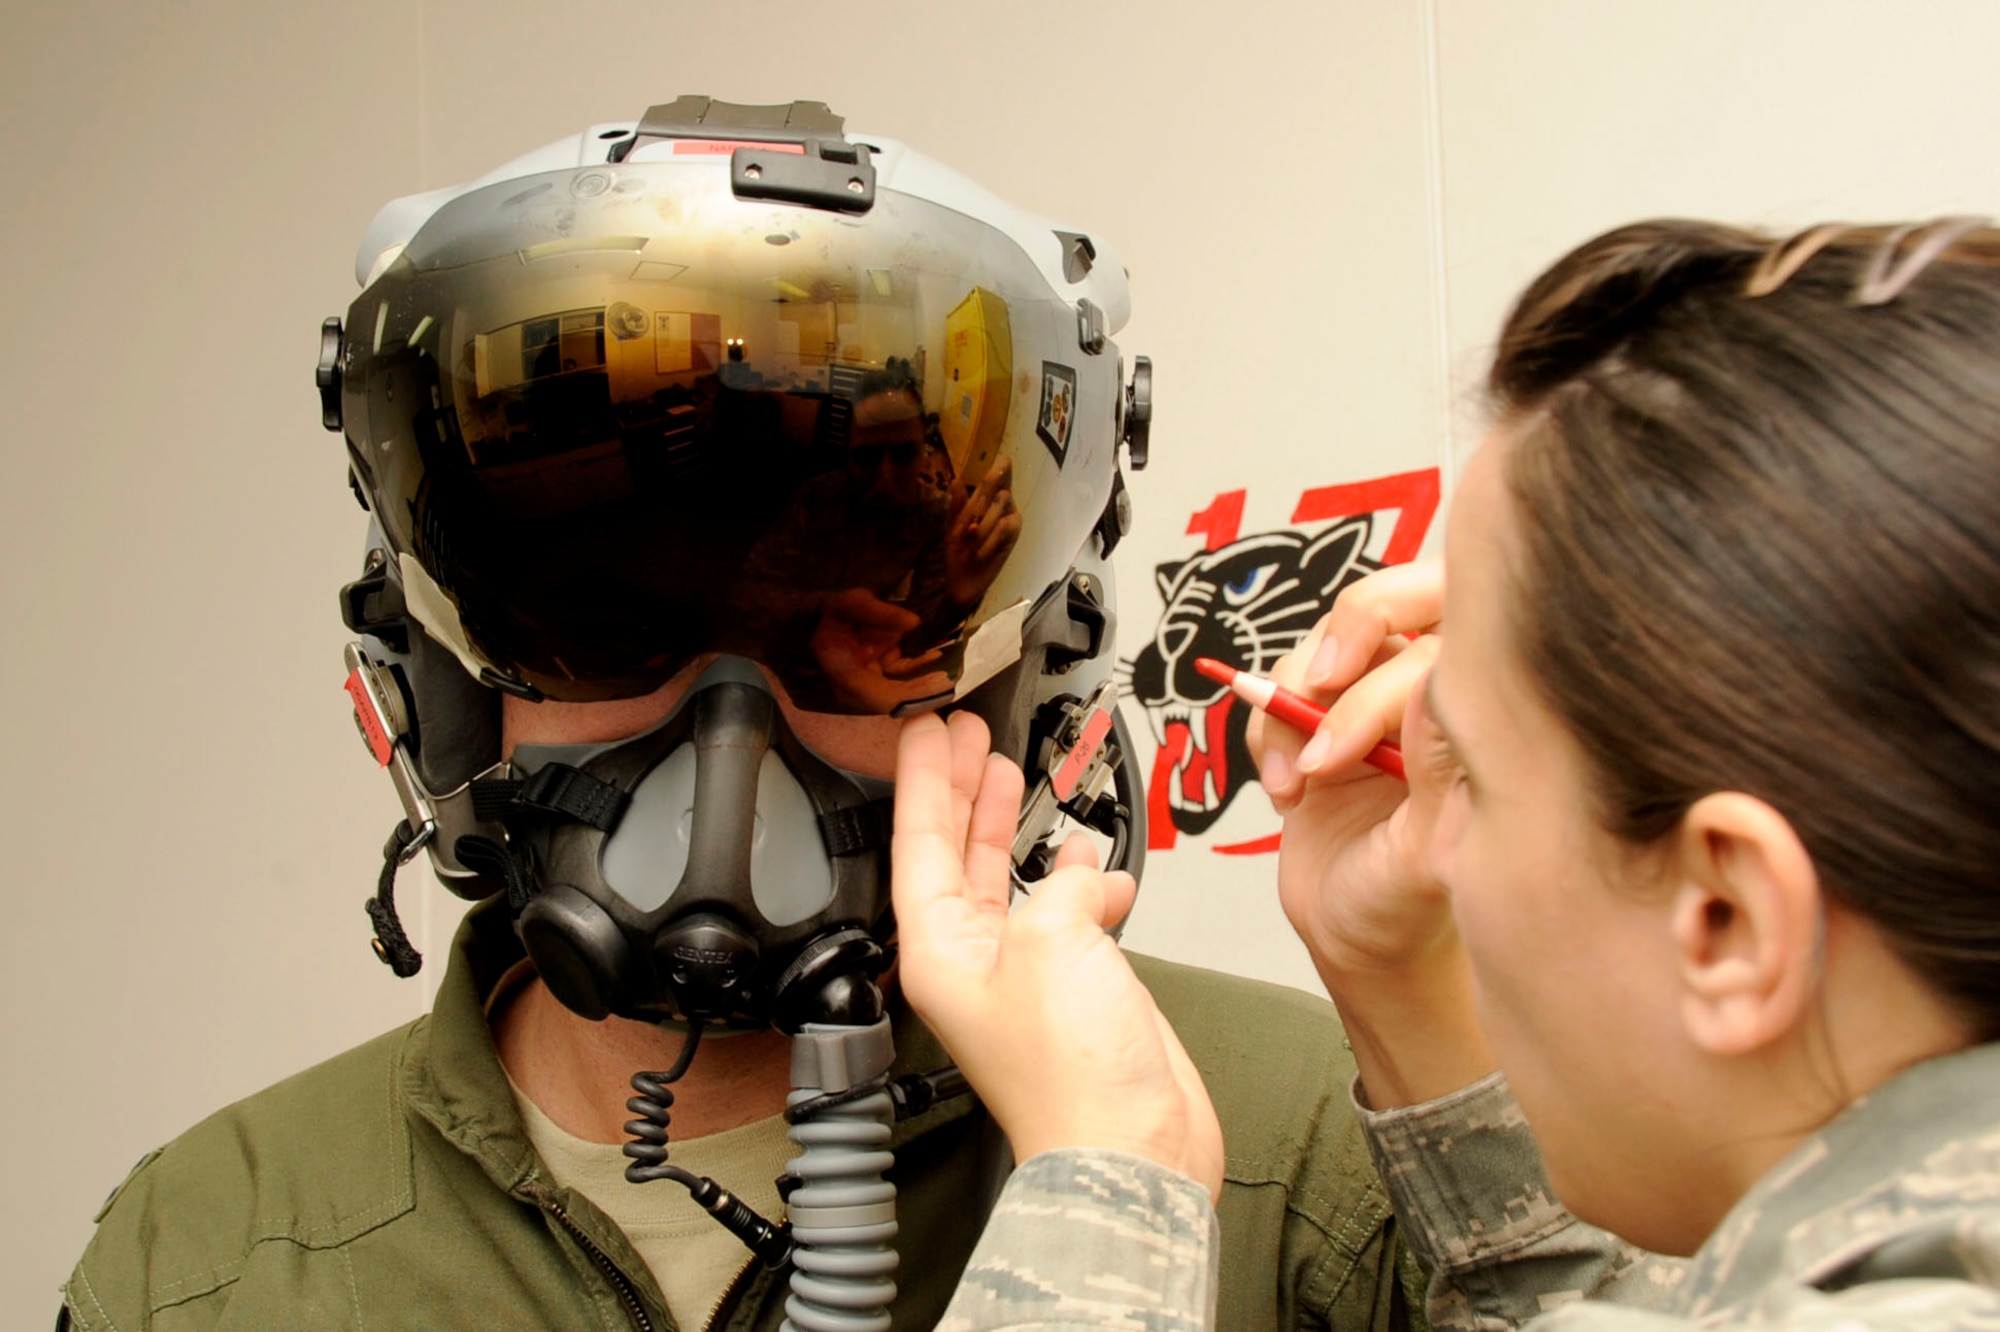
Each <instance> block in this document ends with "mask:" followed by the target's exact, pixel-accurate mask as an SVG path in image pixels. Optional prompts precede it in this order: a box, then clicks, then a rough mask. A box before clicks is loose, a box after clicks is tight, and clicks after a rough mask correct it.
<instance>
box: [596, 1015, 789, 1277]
mask: <svg viewBox="0 0 2000 1332" xmlns="http://www.w3.org/2000/svg"><path fill="white" fill-rule="evenodd" d="M700 1045H701V1023H700V1022H699V1021H690V1022H689V1023H688V1031H687V1039H686V1040H685V1041H683V1042H682V1044H681V1052H680V1054H679V1055H678V1056H677V1057H676V1058H675V1059H674V1066H673V1067H672V1068H670V1069H666V1070H665V1071H663V1072H658V1073H654V1072H644V1071H642V1072H638V1073H634V1074H633V1075H632V1090H633V1091H635V1092H637V1093H639V1094H638V1095H637V1096H634V1097H633V1098H632V1099H631V1100H629V1101H627V1102H625V1108H626V1109H627V1110H630V1111H631V1112H632V1113H633V1114H634V1115H636V1116H638V1118H636V1119H633V1120H630V1121H628V1122H627V1123H626V1125H625V1133H626V1135H627V1136H628V1137H630V1138H631V1139H632V1141H631V1142H628V1143H626V1144H625V1155H627V1156H629V1157H631V1158H632V1164H631V1165H628V1166H626V1167H625V1178H626V1179H629V1180H631V1181H632V1182H633V1183H634V1184H646V1183H650V1182H651V1181H653V1180H656V1179H671V1180H673V1181H674V1182H675V1183H676V1184H680V1185H682V1186H683V1187H685V1188H686V1189H687V1191H688V1193H689V1194H690V1195H691V1196H692V1197H693V1198H694V1200H695V1202H697V1203H699V1204H700V1205H701V1207H702V1209H703V1210H704V1211H706V1212H707V1213H708V1214H709V1215H710V1216H712V1217H714V1218H715V1219H716V1220H717V1221H720V1222H721V1223H722V1224H723V1225H724V1226H725V1227H726V1228H727V1229H728V1230H729V1233H730V1234H732V1235H734V1236H736V1238H738V1239H740V1240H742V1241H743V1243H744V1244H746V1245H748V1246H749V1248H750V1251H751V1252H752V1253H754V1254H756V1255H757V1256H758V1257H759V1258H761V1259H763V1260H764V1262H765V1263H767V1264H769V1265H770V1266H772V1267H778V1266H780V1265H782V1264H783V1263H784V1261H785V1260H786V1259H787V1258H789V1257H790V1256H791V1252H792V1241H791V1235H790V1233H789V1231H788V1229H787V1227H784V1226H779V1225H773V1224H772V1223H771V1222H769V1221H767V1220H765V1219H764V1218H763V1217H761V1216H759V1215H758V1214H757V1212H756V1210H755V1209H754V1208H752V1207H751V1206H750V1204H748V1203H746V1202H744V1201H743V1200H742V1199H741V1198H738V1197H737V1196H736V1195H735V1194H733V1193H731V1192H729V1190H727V1189H725V1188H723V1187H722V1186H721V1185H720V1184H718V1183H716V1182H715V1181H714V1180H712V1179H710V1178H709V1177H708V1176H706V1175H697V1174H695V1173H694V1172H693V1171H692V1170H686V1169H683V1168H682V1167H680V1166H677V1165H674V1164H673V1163H672V1162H670V1161H668V1160H667V1128H668V1125H670V1124H671V1123H672V1122H673V1114H672V1111H673V1105H674V1093H673V1088H672V1086H671V1085H670V1084H672V1083H675V1082H679V1081H680V1080H681V1078H682V1077H683V1076H684V1075H685V1074H686V1073H687V1071H688V1065H690V1064H692V1063H693V1062H694V1053H695V1050H696V1049H697V1048H699V1046H700Z"/></svg>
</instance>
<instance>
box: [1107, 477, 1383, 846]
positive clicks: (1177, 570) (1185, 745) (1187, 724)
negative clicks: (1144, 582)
mask: <svg viewBox="0 0 2000 1332" xmlns="http://www.w3.org/2000/svg"><path fill="white" fill-rule="evenodd" d="M1373 527H1374V519H1373V518H1372V517H1369V516H1363V517H1358V518H1349V519H1345V520H1343V521H1341V522H1339V523H1336V524H1335V525H1333V526H1332V527H1330V528H1328V529H1327V530H1326V531H1324V532H1322V533H1320V534H1319V535H1318V536H1315V537H1312V538H1307V537H1306V536H1304V535H1303V534H1301V533H1298V532H1289V531H1279V532H1262V533H1258V534H1257V535H1255V536H1248V537H1244V538H1243V539H1242V540H1240V541H1234V542H1231V543H1230V544H1229V545H1226V546H1224V547H1222V548H1221V549H1219V550H1212V551H1204V552H1203V553H1201V554H1199V555H1196V556H1194V557H1193V558H1191V559H1187V560H1183V561H1181V562H1180V563H1178V564H1162V565H1160V566H1159V568H1158V569H1157V570H1155V577H1156V578H1157V579H1158V581H1159V586H1160V596H1161V598H1162V599H1163V600H1164V601H1165V602H1166V603H1167V609H1166V612H1165V614H1163V615H1161V616H1160V620H1159V624H1158V625H1157V626H1156V627H1155V629H1154V631H1153V641H1152V642H1151V643H1149V644H1147V645H1146V646H1145V647H1144V648H1141V649H1140V651H1139V654H1138V655H1137V656H1136V657H1134V658H1133V659H1132V664H1131V666H1132V677H1131V685H1130V692H1131V695H1132V697H1133V698H1135V699H1137V700H1138V701H1139V702H1140V703H1142V704H1144V705H1145V708H1146V716H1147V719H1148V720H1149V721H1150V722H1151V723H1152V725H1153V738H1154V740H1155V741H1157V742H1158V744H1159V752H1158V753H1157V754H1156V755H1155V757H1154V761H1153V776H1152V782H1151V784H1150V789H1151V791H1152V792H1153V801H1152V810H1153V813H1154V815H1155V817H1157V816H1158V814H1159V813H1160V812H1161V810H1162V808H1164V810H1165V811H1166V813H1167V815H1168V817H1169V818H1170V819H1171V820H1172V823H1173V826H1174V828H1175V829H1176V830H1177V831H1179V832H1181V833H1184V834H1187V835H1189V836H1195V835H1199V834H1201V833H1203V832H1206V831H1207V830H1208V829H1209V828H1210V827H1212V826H1213V825H1214V824H1215V822H1216V820H1218V819H1220V818H1221V817H1222V814H1223V811H1225V810H1226V809H1228V808H1229V804H1230V802H1231V801H1232V800H1233V799H1235V797H1236V793H1237V792H1238V791H1240V790H1241V789H1242V788H1243V785H1244V784H1245V783H1246V782H1250V781H1254V780H1256V776H1257V774H1256V770H1255V768H1254V767H1252V765H1251V762H1250V746H1249V743H1248V741H1247V740H1246V739H1245V735H1246V733H1247V730H1248V727H1249V724H1250V710H1249V709H1248V708H1246V707H1243V706H1242V705H1240V704H1238V703H1237V702H1236V699H1235V696H1234V695H1232V694H1231V693H1230V692H1229V691H1228V690H1227V689H1225V688H1223V687H1222V686H1221V685H1218V684H1216V683H1215V682H1214V681H1212V680H1209V679H1207V678H1205V677H1203V676H1202V675H1200V674H1198V673H1197V672H1196V671H1195V669H1194V662H1195V658H1197V657H1213V658H1215V659H1216V660H1217V661H1223V662H1227V663H1229V664H1230V665H1231V666H1234V667H1236V668H1237V669H1239V670H1245V671H1252V672H1255V673H1256V674H1259V675H1264V674H1268V673H1269V672H1270V670H1271V668H1272V667H1274V666H1275V665H1277V662H1278V658H1280V657H1282V656H1284V655H1285V653H1287V652H1289V651H1291V650H1292V649H1293V648H1295V647H1297V646H1298V645H1299V642H1300V641H1301V640H1302V639H1303V638H1304V637H1305V636H1306V634H1307V632H1308V631H1310V630H1311V629H1312V627H1313V625H1314V624H1315V623H1316V622H1317V621H1318V620H1319V617H1320V616H1321V615H1322V614H1324V613H1325V612H1326V609H1327V607H1329V606H1331V605H1332V604H1333V598H1334V595H1335V594H1336V593H1337V592H1339V591H1340V589H1341V588H1343V587H1345V586H1347V584H1349V583H1351V582H1353V581H1354V580H1355V579H1357V578H1360V577H1361V576H1362V575H1363V574H1366V573H1370V572H1372V571H1374V570H1375V569H1378V568H1380V567H1381V565H1380V564H1379V563H1378V562H1377V561H1375V560H1373V559H1371V558H1369V557H1368V556H1367V555H1364V554H1363V553H1362V552H1363V551H1364V550H1365V549H1366V548H1367V546H1368V539H1369V536H1370V534H1371V533H1372V531H1373ZM1162 792H1164V793H1165V799H1164V801H1162V799H1161V794H1160V793H1162Z"/></svg>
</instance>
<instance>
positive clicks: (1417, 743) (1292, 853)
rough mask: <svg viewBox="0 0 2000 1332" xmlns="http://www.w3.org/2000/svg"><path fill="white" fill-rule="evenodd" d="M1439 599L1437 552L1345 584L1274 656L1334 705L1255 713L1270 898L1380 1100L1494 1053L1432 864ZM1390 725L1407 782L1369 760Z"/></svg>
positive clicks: (1438, 782) (1396, 1101)
mask: <svg viewBox="0 0 2000 1332" xmlns="http://www.w3.org/2000/svg"><path fill="white" fill-rule="evenodd" d="M1443 608H1444V567H1443V565H1442V564H1441V563H1439V562H1437V561H1425V562H1422V563H1417V564H1407V565H1398V566H1395V567H1392V568H1388V569H1384V570H1382V571H1380V572H1379V573H1375V574H1371V575H1369V576H1368V577H1367V578H1364V579H1362V580H1360V581H1359V582H1356V583H1353V584H1351V585H1349V586H1348V587H1347V588H1345V589H1343V590H1342V592H1341V594H1340V596H1339V597H1338V598H1337V599H1336V600H1335V602H1334V606H1333V609H1332V610H1331V611H1329V612H1328V613H1327V615H1326V616H1325V618H1323V619H1322V620H1321V621H1320V622H1319V624H1318V625H1316V626H1315V627H1314V629H1313V632H1312V633H1311V634H1310V635H1309V636H1308V637H1307V638H1306V640H1305V641H1304V642H1303V643H1302V644H1300V646H1299V648H1298V649H1297V650H1296V651H1294V652H1293V653H1291V654H1290V655H1288V656H1286V657H1285V658H1284V659H1283V660H1282V661H1280V662H1279V663H1278V666H1277V668H1276V669H1275V670H1274V671H1273V672H1272V675H1273V678H1275V679H1276V680H1277V681H1278V682H1279V683H1280V684H1282V685H1284V686H1285V687H1286V688H1288V689H1291V690H1293V691H1294V692H1296V693H1299V694H1302V695H1304V696H1305V697H1307V698H1310V699H1313V700H1314V701H1315V702H1319V703H1322V704H1325V705H1327V706H1328V713H1327V717H1326V720H1325V721H1323V722H1322V723H1321V724H1320V726H1319V728H1318V730H1317V731H1316V732H1315V733H1314V734H1313V735H1312V736H1311V737H1307V736H1304V735H1301V734H1300V733H1299V732H1297V731H1295V730H1293V729H1292V728H1291V727H1289V726H1287V725H1285V724H1284V723H1282V722H1274V721H1272V720H1270V719H1269V718H1267V717H1266V716H1264V715H1263V714H1262V713H1259V714H1258V715H1257V716H1256V717H1255V718H1254V719H1253V720H1252V721H1251V724H1250V748H1251V753H1252V754H1254V755H1255V756H1256V757H1257V761H1258V770H1259V776H1260V780H1261V782H1262V784H1263V786H1264V790H1265V792H1266V793H1267V794H1268V795H1269V796H1270V798H1271V803H1272V805H1273V806H1274V807H1276V808H1277V810H1278V812H1279V813H1280V814H1282V815H1283V816H1284V820H1285V827H1284V837H1283V841H1282V843H1281V845H1280V848H1279V853H1278V896H1279V900H1280V902H1281V903H1282V904H1283V906H1284V909H1285V916H1286V919H1288V920H1289V921H1291V923H1292V928H1293V929H1295V930H1297V931H1298V933H1299V937H1300V938H1301V939H1303V940H1304V941H1305V945H1306V949H1307V951H1308V952H1309V953H1311V955H1312V959H1313V965H1314V967H1315V968H1316V969H1317V970H1318V972H1319V974H1320V979H1321V980H1322V982H1324V983H1325V985H1326V987H1327V992H1328V994H1329V995H1331V996H1332V998H1333V1001H1334V1003H1335V1005H1336V1006H1337V1007H1338V1008H1339V1009H1340V1012H1341V1017H1342V1019H1343V1021H1344V1022H1345V1023H1346V1025H1347V1032H1348V1039H1349V1041H1350V1042H1351V1043H1352V1044H1353V1046H1354V1052H1355V1058H1356V1061H1357V1063H1358V1064H1359V1065H1360V1068H1361V1074H1362V1081H1363V1083H1364V1084H1365V1085H1366V1086H1367V1088H1368V1092H1369V1097H1370V1100H1371V1102H1372V1103H1373V1104H1374V1105H1375V1106H1376V1107H1377V1108H1378V1109H1383V1108H1387V1107H1389V1106H1391V1105H1402V1104H1409V1103H1412V1102H1415V1101H1419V1100H1427V1099H1430V1098H1431V1097H1433V1096H1438V1095H1442V1094H1443V1093H1445V1092H1447V1091H1451V1090H1453V1089H1455V1088H1457V1087H1460V1086H1463V1085H1464V1084H1466V1083H1467V1082H1470V1081H1473V1080H1474V1079H1476V1078H1478V1077H1480V1076H1483V1075H1484V1074H1485V1073H1487V1072H1490V1071H1491V1070H1492V1067H1493V1060H1492V1056H1491V1054H1490V1052H1488V1050H1487V1048H1486V1043H1485V1038H1484V1037H1483V1035H1481V1034H1480V1032H1479V1029H1478V1023H1477V1021H1476V1019H1475V1018H1474V1017H1473V1014H1472V1007H1471V989H1470V976H1469V973H1468V972H1467V969H1466V966H1465V959H1464V955H1463V953H1462V951H1461V949H1460V947H1459V942H1458V935H1457V931H1456V930H1455V929H1454V928H1453V927H1452V922H1451V904H1450V901H1449V900H1448V898H1447V897H1446V895H1445V892H1444V888H1443V886H1442V885H1441V884H1440V883H1438V881H1437V880H1436V879H1435V878H1434V877H1433V876H1432V875H1431V874H1430V871H1429V867H1428V860H1429V847H1430V841H1431V834H1432V831H1433V829H1434V828H1435V826H1436V823H1437V818H1438V813H1439V811H1440V809H1441V808H1442V806H1443V803H1444V800H1445V798H1446V795H1447V794H1448V792H1449V790H1450V786H1451V782H1452V777H1453V774H1452V772H1451V761H1450V758H1449V755H1448V754H1447V752H1446V750H1445V747H1444V745H1443V743H1442V740H1441V738H1440V737H1439V735H1438V733H1437V731H1436V728H1435V727H1433V726H1432V725H1431V724H1430V718H1429V715H1428V714H1427V713H1426V711H1425V710H1424V702H1423V689H1424V683H1425V681H1426V679H1427V678H1428V676H1429V674H1430V669H1431V665H1432V663H1433V662H1434V661H1436V659H1437V650H1438V646H1439V639H1438V637H1437V634H1436V630H1437V629H1438V628H1439V621H1440V618H1441V616H1442V613H1443ZM1413 635H1415V636H1416V637H1415V638H1414V641H1413V640H1412V637H1411V636H1413ZM1384 739H1392V740H1399V741H1400V742H1401V744H1402V747H1403V758H1404V763H1405V766H1406V767H1407V769H1408V772H1409V784H1408V786H1407V787H1406V786H1404V785H1403V784H1402V783H1399V782H1397V781H1396V780H1395V779H1393V778H1391V777H1387V776H1385V775H1383V774H1380V773H1378V772H1376V771H1375V770H1374V769H1372V768H1368V767H1365V766H1363V764H1362V761H1361V760H1362V756H1363V755H1364V754H1366V753H1367V752H1368V751H1369V750H1370V749H1371V748H1373V747H1374V746H1375V744H1377V743H1378V742H1379V741H1382V740H1384Z"/></svg>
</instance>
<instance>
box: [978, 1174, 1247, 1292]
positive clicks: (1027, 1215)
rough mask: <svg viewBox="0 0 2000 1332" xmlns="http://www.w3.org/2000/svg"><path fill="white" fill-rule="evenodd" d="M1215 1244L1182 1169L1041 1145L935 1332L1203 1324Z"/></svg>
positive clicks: (1211, 1217)
mask: <svg viewBox="0 0 2000 1332" xmlns="http://www.w3.org/2000/svg"><path fill="white" fill-rule="evenodd" d="M1220 1247H1221V1232H1220V1231H1219V1229H1218V1228H1217V1225H1216V1220H1215V1209H1214V1208H1213V1207H1211V1206H1210V1205H1209V1201H1208V1195H1207V1194H1206V1193H1205V1192H1204V1191H1203V1190H1202V1189H1201V1187H1200V1186H1199V1185H1197V1184H1196V1183H1195V1182H1194V1181H1193V1180H1191V1179H1188V1178H1187V1177H1186V1176H1184V1175H1180V1174H1176V1173H1175V1172H1174V1171H1171V1170H1169V1169H1167V1168H1166V1167H1165V1166H1161V1165H1156V1164H1154V1163H1153V1162H1151V1161H1147V1160H1144V1159H1142V1158H1140V1157H1136V1156H1129V1155H1126V1154H1125V1153H1123V1152H1110V1151H1100V1150H1096V1149H1085V1148H1071V1149H1065V1150H1062V1151H1053V1152H1043V1153H1041V1154H1040V1155H1038V1156H1034V1157H1031V1158H1030V1159H1029V1160H1027V1161H1026V1162H1024V1163H1023V1164H1022V1165H1021V1167H1020V1169H1018V1170H1016V1171H1015V1172H1014V1173H1013V1175H1012V1176H1011V1177H1010V1178H1009V1179H1008V1181H1007V1186H1006V1188H1005V1189H1004V1190H1003V1191H1002V1192H1001V1194H1000V1201H999V1203H998V1204H997V1205H996V1206H995V1207H994V1209H993V1215H992V1216H991V1218H989V1219H988V1221H987V1223H986V1233H985V1234H984V1235H983V1236H982V1237H981V1238H980V1241H979V1246H978V1247H977V1248H976V1249H974V1250H973V1252H972V1260H971V1261H970V1262H969V1263H968V1264H967V1265H966V1269H965V1275H964V1277H963V1278H961V1279H960V1281H959V1285H958V1293H957V1294H956V1295H954V1296H953V1297H952V1301H951V1307H950V1308H948V1309H946V1310H945V1315H944V1319H943V1321H942V1322H940V1323H939V1324H938V1332H997V1330H998V1329H1002V1328H1005V1329H1021V1330H1023V1332H1025V1330H1026V1329H1051V1330H1053V1329H1075V1330H1076V1332H1086V1330H1087V1332H1128V1330H1129V1332H1208V1329H1211V1328H1213V1327H1214V1326H1215V1304H1216V1282H1217V1266H1216V1264H1217V1256H1218V1253H1219V1250H1220Z"/></svg>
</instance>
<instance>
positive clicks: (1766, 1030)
mask: <svg viewBox="0 0 2000 1332" xmlns="http://www.w3.org/2000/svg"><path fill="white" fill-rule="evenodd" d="M1675 849H1676V852H1677V858H1676V864H1675V866H1674V868H1675V871H1676V874H1675V887H1674V890H1673V891H1674V900H1673V911H1672V916H1673V930H1674V943H1675V946H1676V949H1677V952H1678V955H1679V963H1680V977H1681V1020H1682V1024H1683V1026H1684V1027H1685V1029H1686V1031H1687V1034H1688V1037H1689V1039H1691V1040H1692V1041H1693V1042H1694V1043H1695V1045H1696V1046H1697V1047H1699V1048H1700V1049H1703V1050H1706V1051H1707V1052H1709V1053H1710V1054H1715V1055H1737V1054H1747V1053H1749V1052H1752V1051H1755V1050H1759V1049H1762V1048H1764V1047H1766V1046H1768V1045H1771V1044H1772V1043H1774V1042H1776V1041H1778V1040H1780V1039H1782V1038H1783V1037H1785V1036H1786V1035H1788V1034H1789V1033H1790V1032H1791V1031H1792V1030H1793V1029H1794V1028H1795V1027H1797V1026H1798V1025H1799V1023H1800V1022H1801V1021H1802V1020H1803V1019H1804V1018H1805V1016H1806V1014H1807V1012H1808V1008H1809V1004H1810V1001H1811V996H1812V995H1813V993H1814V991H1815V988H1816V986H1817V983H1818V979H1819V973H1820V965H1821V960H1822V958H1821V951H1822V944H1823V937H1822V933H1823V928H1824V925H1823V917H1822V910H1821V902H1820V891H1819V875H1818V873H1817V871H1815V870H1814V868H1813V863H1812V857H1811V856H1809V855H1807V854H1806V849H1805V846H1804V844H1802V843H1801V842H1800V841H1799V837H1798V834H1797V833H1796V832H1795V831H1793V829H1792V825H1791V823H1790V822H1789V821H1787V820H1786V818H1785V817H1784V815H1782V814H1780V813H1778V811H1777V810H1775V809H1772V808H1771V807H1770V806H1769V805H1767V804H1765V803H1764V802H1763V801H1761V800H1759V799H1757V798H1756V797H1754V796H1748V795H1744V794H1742V793H1741V792H1738V791H1725V792H1720V793H1717V794H1714V795H1707V796H1703V797H1702V798H1701V799H1700V800H1697V801H1696V802H1695V803H1694V804H1693V805H1692V806H1690V807H1689V809H1688V812H1687V814H1686V815H1685V816H1684V817H1683V818H1682V820H1681V827H1680V831H1679V833H1678V834H1677V844H1676V848H1675Z"/></svg>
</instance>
